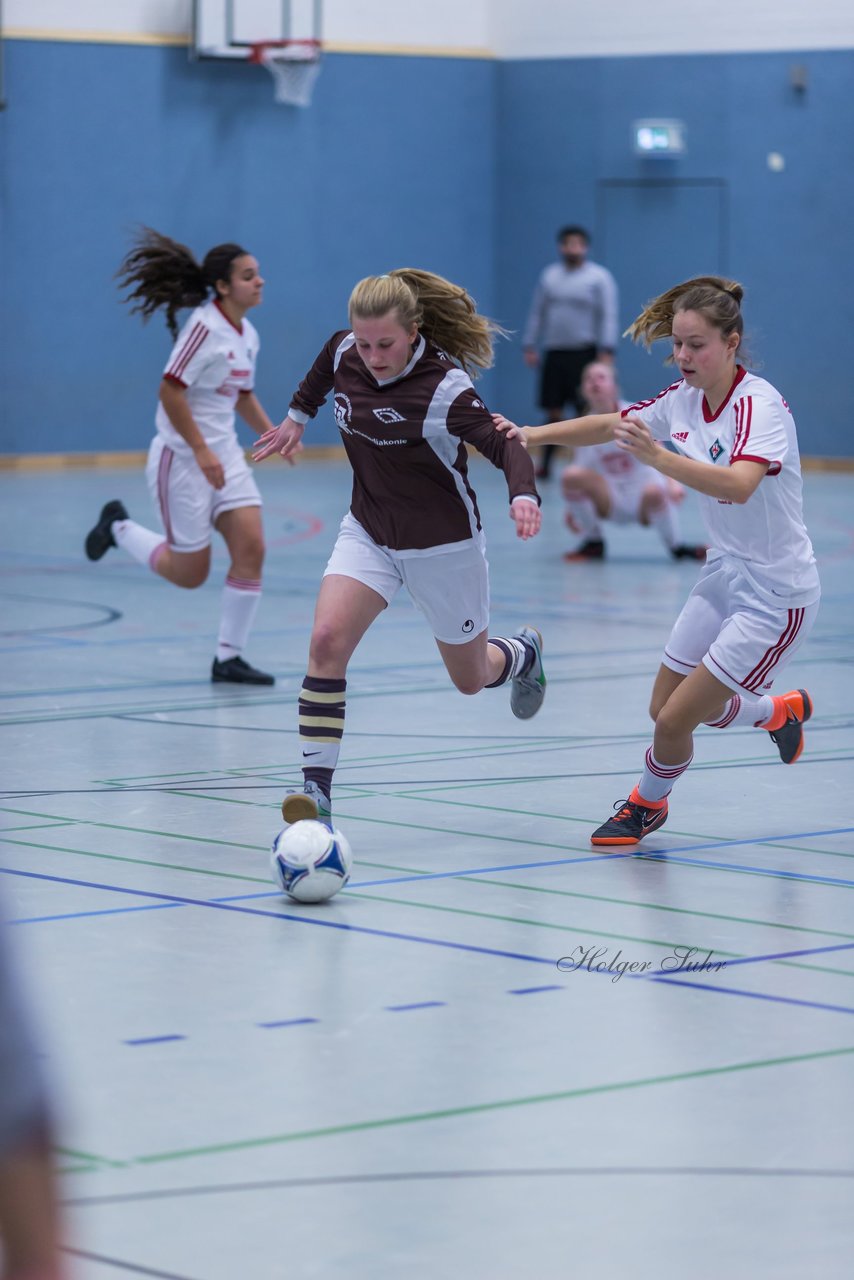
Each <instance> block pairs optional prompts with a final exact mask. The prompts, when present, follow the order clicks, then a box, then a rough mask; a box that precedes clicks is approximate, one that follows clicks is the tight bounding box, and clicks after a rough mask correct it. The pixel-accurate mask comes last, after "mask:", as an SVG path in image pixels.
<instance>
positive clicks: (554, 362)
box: [540, 347, 596, 413]
mask: <svg viewBox="0 0 854 1280" xmlns="http://www.w3.org/2000/svg"><path fill="white" fill-rule="evenodd" d="M595 359H596V347H578V348H576V349H575V350H574V351H566V350H564V349H562V348H555V349H553V350H551V351H547V352H546V353H545V357H544V359H543V371H542V378H541V380H540V408H541V409H558V410H561V409H563V407H564V405H566V404H571V405H572V406H573V408H574V409H575V411H576V412H577V413H580V412H581V409H580V405H579V400H578V394H579V393H578V389H579V387H580V386H581V375H582V373H583V372H584V369H585V366H586V365H588V364H590V363H591V361H593V360H595Z"/></svg>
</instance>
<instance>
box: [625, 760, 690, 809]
mask: <svg viewBox="0 0 854 1280" xmlns="http://www.w3.org/2000/svg"><path fill="white" fill-rule="evenodd" d="M693 759H694V756H693V754H691V755H690V756H689V757H688V759H687V760H686V761H685V762H684V763H683V764H660V763H659V762H658V760H656V758H655V756H654V755H653V754H652V747H650V748H649V750H648V751H647V753H646V759H645V760H644V762H643V773H642V774H641V778H640V782H639V783H638V785H637V790H638V791H639V792H640V794H641V796H642V797H643V799H644V800H649V801H650V802H651V803H655V801H657V800H663V799H664V797H665V796H669V795H670V792H671V791H672V790H673V784H674V782H675V781H676V779H677V778H681V776H682V774H683V773H684V772H685V770H686V769H687V768H688V765H689V764H690V763H691V761H692V760H693Z"/></svg>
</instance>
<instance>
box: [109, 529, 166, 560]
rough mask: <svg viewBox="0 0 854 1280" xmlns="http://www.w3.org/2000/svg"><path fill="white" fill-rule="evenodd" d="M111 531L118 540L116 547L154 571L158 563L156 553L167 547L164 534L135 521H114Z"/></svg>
mask: <svg viewBox="0 0 854 1280" xmlns="http://www.w3.org/2000/svg"><path fill="white" fill-rule="evenodd" d="M110 531H111V533H112V535H113V537H114V538H115V540H116V545H117V546H119V547H121V549H122V551H126V552H127V553H128V555H129V556H133V558H134V560H136V561H137V562H138V563H139V564H145V565H148V567H149V569H152V570H153V569H154V566H155V564H156V563H157V555H156V553H157V552H158V551H159V550H160V548H161V547H165V546H166V539H165V538H164V537H163V534H162V533H155V532H154V530H153V529H146V528H145V527H144V526H143V525H141V524H137V523H136V521H135V520H114V521H113V524H112V527H111V530H110Z"/></svg>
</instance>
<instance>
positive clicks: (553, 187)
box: [495, 50, 854, 457]
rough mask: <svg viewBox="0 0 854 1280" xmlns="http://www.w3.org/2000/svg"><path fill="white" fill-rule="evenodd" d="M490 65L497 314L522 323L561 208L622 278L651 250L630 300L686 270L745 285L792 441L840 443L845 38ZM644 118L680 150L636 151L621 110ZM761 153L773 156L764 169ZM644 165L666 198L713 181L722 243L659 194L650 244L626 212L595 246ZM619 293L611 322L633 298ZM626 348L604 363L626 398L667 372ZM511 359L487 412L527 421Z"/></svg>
mask: <svg viewBox="0 0 854 1280" xmlns="http://www.w3.org/2000/svg"><path fill="white" fill-rule="evenodd" d="M795 64H797V65H798V66H801V67H803V68H805V70H806V76H807V87H806V89H805V91H803V92H799V91H797V90H795V89H793V88H792V86H791V83H790V69H791V68H792V66H793V65H795ZM500 72H501V79H500V93H499V113H498V119H497V129H498V138H499V149H498V154H499V184H498V186H499V202H498V211H497V216H498V221H497V227H496V243H497V246H498V251H497V260H496V281H497V291H498V292H497V299H498V307H499V314H500V315H501V316H502V317H503V318H504V319H505V321H506V322H507V323H509V324H512V325H514V326H516V327H518V326H520V325H521V324H522V323H523V320H524V316H525V314H526V310H527V306H528V303H529V301H530V296H531V292H532V290H533V287H534V284H535V281H536V277H537V274H538V272H539V270H540V269H541V267H542V266H543V265H544V263H546V262H548V261H549V260H551V259H552V258H554V256H555V254H556V250H555V231H556V229H557V228H558V227H560V226H561V225H562V224H565V223H567V222H578V223H581V224H582V225H585V226H587V227H588V228H590V230H591V231H592V233H593V237H594V243H593V246H592V250H591V256H592V257H593V258H596V257H597V256H599V257H601V260H602V261H604V262H605V264H606V265H608V266H612V267H613V268H614V271H615V275H617V277H618V280H619V277H620V276H621V274H622V272H621V270H620V264H621V263H622V264H623V268H624V270H625V273H626V274H627V275H630V274H637V272H636V271H635V267H636V265H637V263H636V262H635V259H637V260H638V261H639V262H640V264H641V265H642V266H643V265H644V264H645V262H646V260H647V259H651V261H650V263H649V270H648V271H647V273H646V274H647V276H648V278H649V280H650V283H651V286H652V287H651V290H650V292H649V293H647V294H646V297H644V298H641V299H639V300H638V301H639V305H640V304H642V302H643V301H645V300H646V298H647V297H649V296H652V293H653V292H660V291H662V290H663V289H665V288H667V287H669V286H670V285H671V284H675V283H676V282H677V281H678V280H679V279H684V278H685V277H686V276H688V275H693V274H700V273H703V274H704V273H707V272H708V271H709V270H710V269H712V270H714V269H718V270H723V271H725V272H726V273H727V274H729V275H731V276H733V277H734V278H735V279H738V280H740V281H741V282H742V283H743V284H744V285H745V288H746V291H747V292H746V298H745V318H746V328H747V333H748V337H749V345H750V348H751V350H752V352H753V354H754V355H755V356H756V357H757V358H758V360H759V361H760V362H761V369H760V370H759V371H760V372H761V373H762V375H763V376H764V377H767V378H768V379H769V380H770V381H771V382H773V383H774V384H775V385H777V386H778V387H779V388H780V390H781V391H782V393H783V395H784V396H785V397H786V398H787V400H788V401H789V403H790V404H791V405H792V408H793V411H794V414H795V419H796V421H797V423H798V434H799V438H800V445H801V452H802V453H803V454H810V455H823V456H836V457H850V456H852V455H854V431H852V427H851V421H850V418H851V415H850V411H849V403H850V399H851V391H852V374H851V369H852V362H851V356H850V354H849V353H850V348H851V343H852V338H854V267H852V260H854V254H852V227H854V165H852V158H854V92H852V89H853V88H854V50H851V51H847V50H846V51H842V52H838V51H837V52H823V53H799V54H791V53H786V54H760V53H745V54H718V55H705V56H679V57H676V56H667V57H642V58H596V59H594V58H583V59H561V60H554V61H549V60H544V61H536V62H534V61H526V62H507V63H504V64H502V66H501V69H500ZM644 117H666V118H670V117H676V118H678V119H681V120H684V122H685V124H686V126H687V143H688V146H687V152H686V154H685V155H684V156H683V157H682V158H680V159H677V160H667V161H665V160H658V161H650V160H648V159H647V160H644V159H641V158H639V157H637V156H635V155H634V154H633V152H632V148H631V123H632V121H633V120H635V119H639V118H644ZM772 151H777V152H780V153H781V154H782V155H783V156H784V157H785V161H786V167H785V169H784V170H783V171H782V172H780V173H775V172H772V171H771V170H770V169H769V168H768V165H767V162H766V158H767V155H768V153H769V152H772ZM650 179H652V180H654V181H656V182H661V181H662V180H667V181H669V182H671V183H672V184H674V186H675V187H681V190H680V192H679V193H678V194H679V195H680V197H681V196H684V195H685V194H686V193H687V192H689V191H690V190H691V189H692V188H691V183H692V182H695V181H699V180H706V184H707V188H706V189H707V191H708V193H709V194H708V200H709V201H711V200H712V199H713V196H712V186H713V184H714V186H716V187H717V189H718V190H717V192H716V193H715V196H714V199H715V200H719V202H720V205H721V214H720V224H721V227H720V229H721V236H720V242H721V243H719V242H718V239H717V238H716V240H715V244H714V245H713V246H712V245H709V244H708V243H704V237H703V235H702V228H700V227H698V226H697V225H696V224H695V222H694V220H693V218H692V217H690V216H687V217H680V216H679V212H680V210H681V209H682V207H683V204H684V203H685V202H684V201H683V200H682V199H681V198H677V199H674V201H673V203H672V205H671V207H670V212H669V213H668V206H667V203H666V202H665V201H664V200H662V209H663V217H662V225H661V228H660V235H659V236H658V237H657V240H658V242H657V243H652V242H651V241H652V240H653V239H654V238H655V237H650V240H649V241H647V239H646V238H644V237H640V238H639V237H632V236H631V225H630V224H628V223H627V224H626V226H625V232H626V234H625V237H624V239H623V241H622V242H621V243H620V244H619V245H615V244H614V243H613V236H612V237H611V240H612V242H611V243H608V237H607V235H606V234H605V231H606V226H605V223H606V221H607V219H606V216H605V215H606V213H607V210H608V204H609V200H612V199H613V196H614V189H615V184H616V183H617V182H618V181H619V180H621V181H622V182H623V183H624V184H631V183H632V182H640V181H641V180H643V181H646V182H648V181H649V180H650ZM623 195H624V196H625V195H626V191H625V190H624V192H623ZM647 229H648V227H647ZM720 259H723V260H720ZM653 264H654V268H655V269H654V270H653V269H652V268H653ZM659 272H660V274H659ZM653 281H654V283H652V282H653ZM622 301H623V306H622V314H621V322H622V323H621V328H625V327H626V325H628V323H629V322H630V321H631V320H632V319H633V318H634V316H635V314H637V312H636V310H635V309H634V308H630V307H629V305H628V300H627V299H626V298H625V296H624V298H623V300H622ZM629 347H630V344H628V343H627V342H626V341H625V340H624V341H623V343H622V348H621V352H620V357H619V359H620V366H621V368H623V370H624V372H625V370H626V368H630V369H631V371H632V377H631V379H630V380H629V379H626V378H624V384H625V385H624V390H625V392H626V393H627V394H628V395H629V396H630V397H631V398H640V397H642V396H645V395H648V394H650V393H652V394H654V393H655V392H657V391H658V390H660V389H661V388H662V387H664V386H666V385H667V384H668V382H670V381H671V380H672V375H671V374H669V373H668V372H667V370H665V369H664V368H663V367H662V359H663V355H664V354H666V352H664V351H661V349H660V347H657V348H656V354H655V355H654V356H652V357H650V356H645V357H644V356H642V355H640V354H639V353H637V352H636V351H635V350H631V351H630V350H628V348H629ZM513 355H514V357H515V359H510V360H508V359H504V360H503V361H502V364H501V366H500V369H499V371H498V378H497V382H498V385H497V388H496V393H495V394H496V396H497V400H498V402H500V403H501V405H502V409H504V410H506V411H508V413H510V414H511V415H512V414H514V413H517V414H519V415H521V416H522V417H525V418H528V416H529V415H530V414H535V413H536V409H535V407H534V406H535V403H536V402H535V398H534V397H535V387H534V381H535V379H534V377H533V376H532V375H530V374H529V375H528V377H527V379H525V378H524V377H523V376H522V375H521V372H520V370H521V367H522V366H521V357H520V355H519V354H518V352H514V353H513ZM643 361H646V366H647V367H646V368H645V369H644V368H643ZM638 370H642V373H641V376H639V375H638ZM629 383H630V385H629ZM534 420H536V419H534Z"/></svg>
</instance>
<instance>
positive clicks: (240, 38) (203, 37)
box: [191, 0, 322, 58]
mask: <svg viewBox="0 0 854 1280" xmlns="http://www.w3.org/2000/svg"><path fill="white" fill-rule="evenodd" d="M321 7H322V0H193V39H192V45H191V55H192V56H193V57H194V58H248V57H249V56H250V53H251V52H252V46H253V45H257V44H258V43H260V42H263V41H278V40H320V39H321V38H322V36H321V30H320V23H321Z"/></svg>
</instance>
